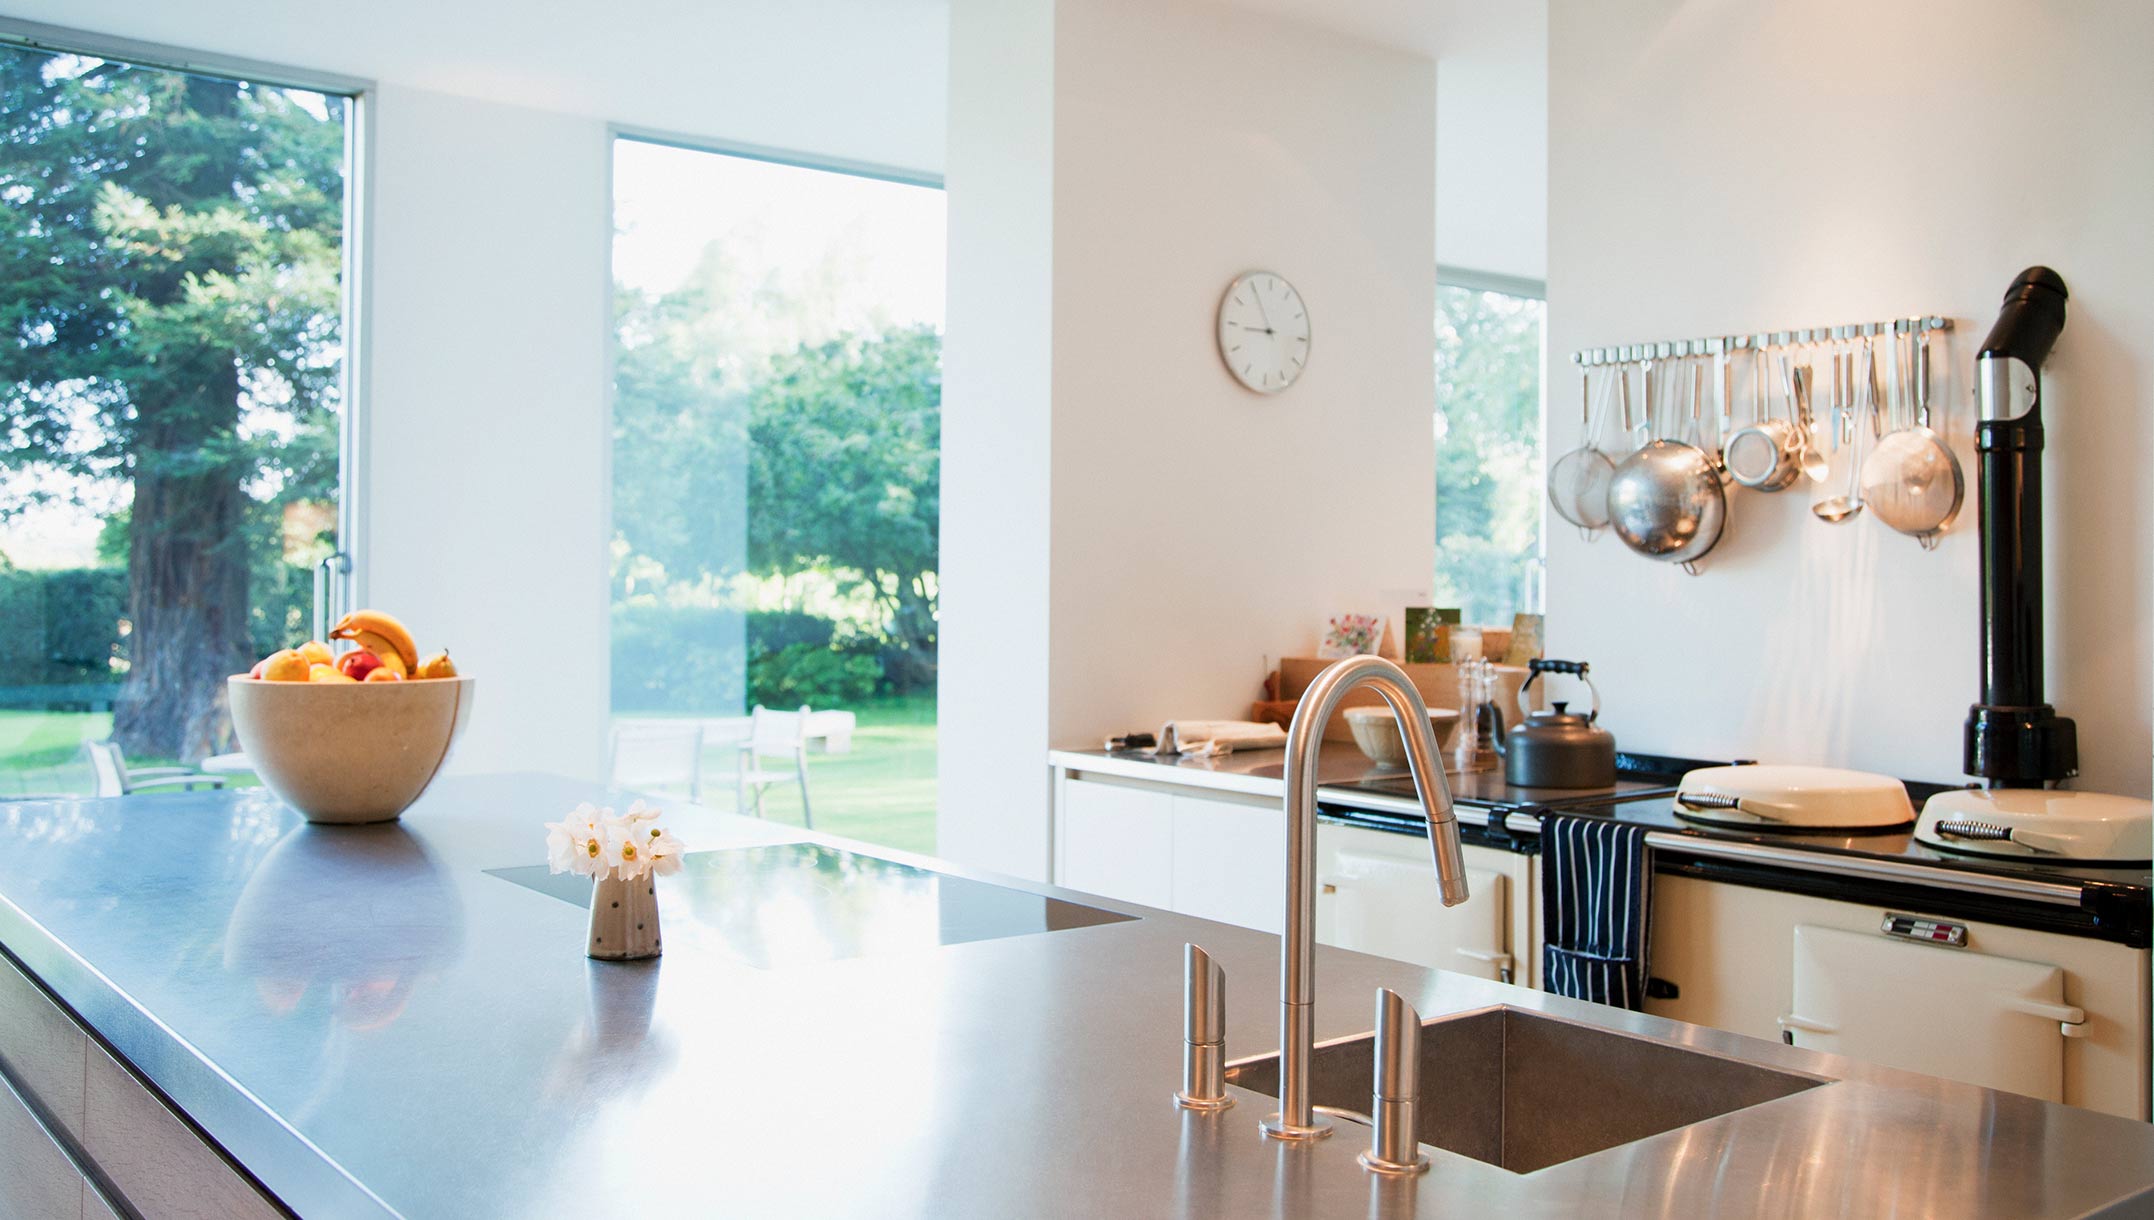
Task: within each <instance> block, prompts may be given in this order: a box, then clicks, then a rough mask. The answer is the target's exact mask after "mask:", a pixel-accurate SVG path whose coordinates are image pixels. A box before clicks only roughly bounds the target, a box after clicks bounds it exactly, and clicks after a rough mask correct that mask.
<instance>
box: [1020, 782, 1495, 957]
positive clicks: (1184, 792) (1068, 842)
mask: <svg viewBox="0 0 2154 1220" xmlns="http://www.w3.org/2000/svg"><path fill="white" fill-rule="evenodd" d="M1055 808H1056V816H1055V878H1054V879H1055V884H1057V885H1063V886H1068V887H1069V888H1070V889H1073V890H1084V891H1086V892H1088V893H1093V894H1101V895H1104V896H1106V897H1109V898H1120V899H1123V900H1125V901H1128V902H1138V903H1143V904H1144V905H1146V906H1154V907H1160V908H1163V909H1166V910H1170V911H1175V912H1178V913H1180V914H1183V915H1194V916H1197V917H1198V918H1200V919H1215V920H1218V921H1219V922H1221V923H1231V924H1239V925H1241V926H1242V927H1245V928H1254V929H1256V930H1257V931H1260V932H1270V933H1272V934H1274V935H1277V934H1278V932H1279V930H1280V928H1281V926H1282V925H1283V924H1284V923H1285V916H1286V824H1285V811H1284V810H1283V809H1282V808H1281V805H1280V802H1279V801H1278V800H1275V799H1268V798H1264V797H1256V796H1244V795H1240V794H1235V793H1209V792H1208V793H1204V794H1202V795H1196V794H1193V793H1192V792H1191V791H1190V790H1189V789H1188V788H1186V787H1183V788H1174V787H1169V786H1167V785H1164V784H1149V783H1145V782H1143V781H1138V780H1123V779H1119V778H1092V777H1088V776H1080V775H1074V774H1069V773H1063V774H1062V775H1061V776H1060V777H1059V778H1058V780H1057V783H1056V803H1055ZM1466 866H1467V884H1468V887H1469V888H1470V890H1471V892H1472V896H1471V897H1470V898H1469V899H1468V900H1467V901H1466V902H1465V903H1464V904H1462V905H1460V906H1456V907H1445V906H1444V905H1443V901H1442V899H1441V897H1440V896H1439V895H1438V893H1437V890H1436V869H1435V865H1434V864H1433V863H1432V862H1431V860H1430V858H1429V845H1428V840H1426V839H1423V838H1419V837H1417V836H1413V835H1402V834H1393V833H1389V832H1386V831H1377V830H1363V829H1361V828H1359V827H1352V826H1336V825H1331V824H1328V823H1325V824H1320V825H1318V826H1317V828H1316V871H1317V883H1318V884H1317V895H1316V936H1317V939H1318V940H1320V941H1322V942H1323V943H1325V944H1328V945H1336V946H1338V947H1340V948H1344V949H1353V950H1356V951H1358V952H1362V953H1371V954H1375V955H1376V956H1379V957H1389V958H1394V959H1396V960H1399V961H1407V962H1414V963H1417V964H1420V965H1425V966H1433V967H1436V968H1438V969H1441V970H1455V971H1458V972H1460V973H1462V974H1472V975H1478V976H1479V977H1482V978H1490V979H1505V980H1514V979H1515V981H1518V982H1528V981H1529V980H1530V978H1531V975H1532V971H1531V970H1530V969H1529V965H1530V963H1528V962H1525V961H1521V960H1517V955H1520V954H1521V949H1520V948H1519V946H1527V945H1530V944H1531V943H1532V938H1533V911H1534V909H1535V903H1534V902H1533V900H1532V899H1533V894H1534V891H1533V889H1532V888H1531V873H1530V871H1529V869H1530V860H1529V858H1528V857H1525V856H1518V855H1513V854H1512V853H1510V852H1504V851H1497V850H1494V849H1492V848H1485V847H1468V848H1466Z"/></svg>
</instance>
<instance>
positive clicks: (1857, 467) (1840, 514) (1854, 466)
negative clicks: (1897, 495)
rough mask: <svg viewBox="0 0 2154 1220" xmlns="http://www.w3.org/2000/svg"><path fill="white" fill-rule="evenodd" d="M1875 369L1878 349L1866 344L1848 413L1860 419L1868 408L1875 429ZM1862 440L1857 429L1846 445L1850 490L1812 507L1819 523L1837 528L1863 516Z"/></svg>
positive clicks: (1848, 487)
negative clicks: (1860, 445)
mask: <svg viewBox="0 0 2154 1220" xmlns="http://www.w3.org/2000/svg"><path fill="white" fill-rule="evenodd" d="M1876 366H1877V353H1876V349H1874V348H1873V347H1870V346H1869V345H1868V344H1865V345H1864V347H1863V374H1862V379H1861V380H1860V381H1859V382H1858V383H1857V385H1856V390H1855V394H1856V404H1855V407H1854V409H1853V410H1852V411H1850V412H1849V413H1848V415H1849V419H1850V420H1857V419H1859V418H1860V417H1861V416H1862V414H1863V412H1864V409H1865V408H1867V409H1868V412H1869V416H1870V420H1871V423H1872V426H1873V428H1874V427H1875V424H1876V420H1877V396H1876V394H1875V393H1874V391H1873V386H1874V385H1875V378H1876V375H1877V367H1876ZM1860 439H1861V429H1860V427H1857V428H1856V429H1855V434H1854V435H1853V436H1851V437H1850V438H1849V439H1848V442H1847V444H1846V446H1845V448H1846V450H1847V490H1846V491H1845V492H1844V493H1842V494H1840V495H1837V496H1831V497H1828V498H1827V499H1823V500H1820V501H1818V502H1817V503H1815V504H1813V505H1811V506H1810V511H1811V512H1812V513H1815V514H1816V515H1817V519H1818V520H1820V521H1826V522H1830V523H1832V524H1835V525H1837V524H1839V523H1840V522H1842V521H1852V520H1854V519H1855V518H1856V517H1858V516H1860V515H1861V514H1862V487H1861V483H1860V479H1861V476H1862V451H1861V449H1860V448H1859V446H1858V444H1857V442H1858V441H1859V440H1860Z"/></svg>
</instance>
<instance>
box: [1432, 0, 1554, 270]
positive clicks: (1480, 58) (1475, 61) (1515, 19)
mask: <svg viewBox="0 0 2154 1220" xmlns="http://www.w3.org/2000/svg"><path fill="white" fill-rule="evenodd" d="M1436 261H1437V263H1438V264H1440V265H1442V266H1444V267H1446V268H1450V267H1461V268H1468V269H1471V270H1474V271H1493V272H1496V273H1498V274H1501V275H1515V276H1521V277H1523V278H1526V279H1533V280H1538V279H1546V278H1547V276H1548V0H1506V2H1505V3H1502V4H1482V3H1469V4H1462V5H1454V6H1453V8H1452V11H1451V13H1450V20H1449V21H1448V22H1446V23H1445V25H1444V26H1443V28H1442V30H1441V32H1440V42H1439V46H1438V50H1437V55H1436Z"/></svg>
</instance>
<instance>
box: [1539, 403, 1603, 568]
mask: <svg viewBox="0 0 2154 1220" xmlns="http://www.w3.org/2000/svg"><path fill="white" fill-rule="evenodd" d="M1578 397H1579V406H1580V414H1579V438H1578V447H1577V448H1576V449H1573V450H1571V451H1570V452H1569V453H1566V454H1564V455H1563V456H1562V457H1560V458H1557V459H1556V462H1555V464H1554V465H1553V466H1550V467H1549V468H1548V503H1549V505H1550V507H1552V508H1554V509H1555V510H1556V515H1557V516H1559V517H1561V518H1563V519H1564V520H1565V521H1568V522H1570V523H1571V524H1572V525H1575V526H1577V527H1578V534H1579V536H1580V537H1582V538H1584V539H1585V540H1586V541H1588V542H1591V541H1592V540H1593V539H1595V538H1597V537H1599V536H1600V532H1601V530H1602V529H1603V528H1604V527H1606V526H1607V524H1608V480H1609V478H1610V477H1611V476H1613V475H1614V474H1615V463H1614V462H1611V461H1609V460H1608V455H1607V454H1605V453H1602V452H1601V451H1600V449H1599V448H1598V447H1597V446H1596V445H1595V443H1594V442H1595V441H1596V440H1598V439H1599V433H1598V432H1596V431H1595V429H1594V427H1593V376H1592V373H1591V372H1590V371H1588V372H1584V373H1581V374H1580V375H1579V379H1578ZM1605 417H1606V414H1605V412H1604V413H1603V418H1605Z"/></svg>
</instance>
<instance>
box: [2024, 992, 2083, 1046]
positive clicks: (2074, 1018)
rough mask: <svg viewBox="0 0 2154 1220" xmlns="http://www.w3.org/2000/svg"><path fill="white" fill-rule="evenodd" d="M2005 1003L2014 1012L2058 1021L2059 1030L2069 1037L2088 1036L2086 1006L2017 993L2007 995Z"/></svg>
mask: <svg viewBox="0 0 2154 1220" xmlns="http://www.w3.org/2000/svg"><path fill="white" fill-rule="evenodd" d="M2004 1003H2005V1007H2007V1008H2010V1009H2011V1010H2012V1011H2014V1012H2023V1013H2026V1014H2027V1015H2028V1016H2030V1017H2041V1018H2043V1019H2044V1020H2049V1021H2055V1022H2056V1023H2057V1032H2058V1033H2060V1034H2063V1035H2064V1036H2065V1037H2067V1038H2084V1037H2086V1036H2087V1010H2086V1009H2084V1008H2079V1007H2077V1006H2075V1005H2071V1004H2051V1003H2049V1002H2048V1001H2046V1000H2031V999H2028V998H2027V997H2026V996H2017V995H2016V996H2009V997H2007V998H2006V999H2005V1002H2004Z"/></svg>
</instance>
